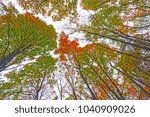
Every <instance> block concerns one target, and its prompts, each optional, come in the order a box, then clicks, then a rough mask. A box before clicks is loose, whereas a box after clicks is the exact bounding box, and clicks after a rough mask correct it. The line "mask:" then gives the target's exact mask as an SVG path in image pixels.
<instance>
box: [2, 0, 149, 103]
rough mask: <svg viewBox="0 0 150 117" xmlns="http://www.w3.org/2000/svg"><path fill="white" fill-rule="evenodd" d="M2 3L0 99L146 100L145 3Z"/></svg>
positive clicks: (21, 0)
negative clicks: (57, 26)
mask: <svg viewBox="0 0 150 117" xmlns="http://www.w3.org/2000/svg"><path fill="white" fill-rule="evenodd" d="M8 1H9V2H5V1H4V0H0V99H2V100H18V99H19V100H46V99H48V100H145V99H146V100H148V99H150V1H149V0H70V1H68V0H14V1H15V4H17V6H16V5H15V4H14V2H12V0H8ZM18 7H20V8H21V9H22V11H23V12H21V11H19V10H18ZM41 15H42V16H43V18H41V17H39V16H41ZM44 17H47V18H49V19H51V20H52V21H51V23H50V24H48V23H47V22H46V21H45V20H44ZM64 20H67V22H68V24H67V29H66V28H65V26H62V27H63V28H62V31H61V32H58V31H57V29H56V27H55V25H54V23H58V24H60V25H61V23H63V21H64ZM81 35H82V36H81Z"/></svg>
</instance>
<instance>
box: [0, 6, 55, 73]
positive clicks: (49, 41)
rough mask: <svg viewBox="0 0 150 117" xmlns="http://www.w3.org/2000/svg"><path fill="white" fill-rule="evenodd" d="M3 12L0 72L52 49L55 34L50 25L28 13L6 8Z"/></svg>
mask: <svg viewBox="0 0 150 117" xmlns="http://www.w3.org/2000/svg"><path fill="white" fill-rule="evenodd" d="M4 7H6V6H4ZM13 9H14V8H13ZM4 10H5V11H4V12H6V13H5V14H2V15H1V16H0V23H1V25H0V30H1V32H0V33H1V34H0V39H1V40H0V45H1V48H0V72H1V71H3V70H5V69H6V68H8V67H9V66H10V65H12V64H17V63H19V62H21V61H22V60H23V59H25V58H34V57H35V56H38V55H41V54H43V55H44V54H47V52H49V51H50V50H53V49H54V47H55V46H56V41H55V39H56V32H55V30H54V28H53V26H52V25H49V26H47V24H46V23H44V22H43V21H41V20H40V19H39V18H37V17H35V16H33V14H31V13H28V12H27V13H25V14H18V13H16V12H14V11H12V10H11V9H10V8H7V7H6V9H4Z"/></svg>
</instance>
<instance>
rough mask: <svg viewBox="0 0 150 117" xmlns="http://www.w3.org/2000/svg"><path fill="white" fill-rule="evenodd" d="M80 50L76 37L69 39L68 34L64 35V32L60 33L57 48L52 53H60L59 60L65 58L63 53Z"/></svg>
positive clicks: (72, 52)
mask: <svg viewBox="0 0 150 117" xmlns="http://www.w3.org/2000/svg"><path fill="white" fill-rule="evenodd" d="M80 51H81V48H80V47H79V43H78V42H77V39H74V40H73V41H70V40H69V37H68V35H66V34H65V33H64V32H62V33H61V34H60V39H59V48H57V49H56V50H55V52H54V53H55V54H60V60H61V61H63V60H66V56H65V54H69V53H70V54H75V53H78V52H80Z"/></svg>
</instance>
